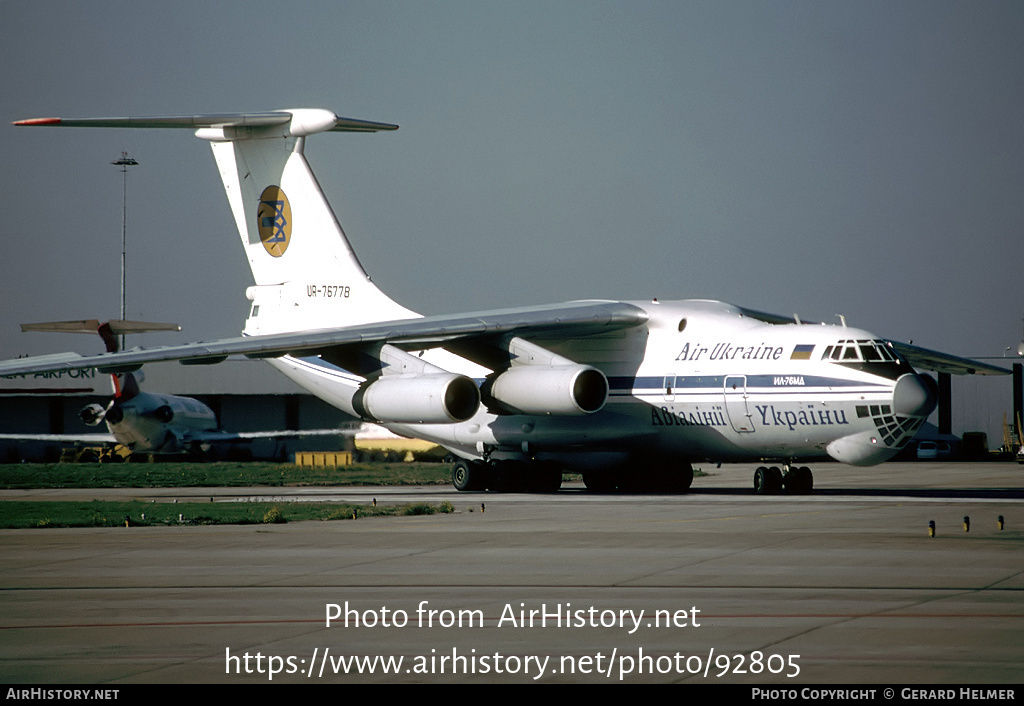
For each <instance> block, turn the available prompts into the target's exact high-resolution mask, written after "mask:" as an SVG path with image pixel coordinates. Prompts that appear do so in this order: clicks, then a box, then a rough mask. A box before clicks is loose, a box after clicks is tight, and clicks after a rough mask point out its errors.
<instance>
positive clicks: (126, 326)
mask: <svg viewBox="0 0 1024 706" xmlns="http://www.w3.org/2000/svg"><path fill="white" fill-rule="evenodd" d="M100 325H101V324H100V322H99V319H82V320H80V321H46V322H42V323H38V324H22V325H21V330H22V331H46V332H51V333H91V334H93V335H95V334H96V332H97V330H98V329H99V327H100ZM107 325H108V326H110V331H111V332H112V333H114V334H116V335H119V336H120V335H121V334H129V333H147V332H150V331H180V330H181V326H179V325H178V324H162V323H157V322H153V321H125V320H120V321H108V322H107Z"/></svg>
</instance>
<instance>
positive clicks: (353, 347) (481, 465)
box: [0, 109, 1006, 493]
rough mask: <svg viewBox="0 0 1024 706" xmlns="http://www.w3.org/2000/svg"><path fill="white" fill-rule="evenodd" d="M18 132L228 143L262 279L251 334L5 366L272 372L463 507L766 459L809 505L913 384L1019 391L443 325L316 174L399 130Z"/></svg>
mask: <svg viewBox="0 0 1024 706" xmlns="http://www.w3.org/2000/svg"><path fill="white" fill-rule="evenodd" d="M16 124H17V125H37V126H66V127H119V128H125V127H135V128H189V129H193V130H195V134H196V136H197V137H199V138H201V139H204V140H208V141H209V142H210V145H211V147H212V148H213V153H214V157H215V159H216V161H217V165H218V168H219V171H220V175H221V178H222V180H223V182H224V188H225V190H226V192H227V197H228V202H229V203H230V205H231V210H232V212H233V214H234V217H235V222H236V224H237V226H238V230H239V233H240V234H241V239H242V246H243V248H244V249H245V254H246V257H247V259H248V261H249V265H250V267H251V269H252V273H253V276H254V278H255V282H256V284H255V286H253V287H249V288H248V290H247V291H246V296H247V297H248V299H249V300H250V302H251V305H250V310H249V316H248V319H247V320H246V325H245V329H244V331H243V336H242V337H239V338H228V339H223V340H217V341H212V342H202V343H196V344H189V345H180V346H167V347H161V348H154V349H148V350H147V349H133V350H130V351H125V352H122V353H111V354H104V355H96V356H79V355H77V354H73V353H71V354H61V355H57V356H43V357H40V358H36V359H32V358H29V359H22V360H17V361H10V362H6V363H3V364H0V374H9V373H12V372H26V371H29V372H31V371H42V370H69V369H80V368H93V367H95V368H97V369H98V370H101V371H127V370H131V369H135V368H137V367H138V366H140V365H142V364H144V363H149V362H154V361H165V360H179V361H181V362H182V363H184V364H197V363H216V362H219V361H221V360H224V359H225V358H226V357H227V356H230V355H238V354H240V355H245V356H249V357H251V358H266V359H268V360H269V361H270V363H271V364H272V365H273V366H274V367H276V368H277V369H278V370H280V371H281V372H282V373H284V374H285V375H286V376H288V377H289V378H291V379H292V380H294V381H295V382H297V383H298V384H299V385H301V386H303V387H304V388H306V389H308V390H309V391H310V392H312V393H313V394H315V395H317V396H318V397H321V398H322V399H324V400H326V401H327V402H329V403H331V404H333V405H335V406H337V407H338V408H340V409H342V410H344V411H345V412H347V413H349V414H352V415H354V416H356V417H358V418H360V419H362V420H367V421H373V422H377V423H379V424H382V425H384V426H385V427H387V428H388V429H390V430H392V431H394V432H396V433H399V434H402V435H405V436H410V437H419V438H423V439H427V440H430V441H434V442H436V443H438V444H441V445H442V446H444V447H446V448H448V449H449V450H450V451H451V452H452V453H453V454H454V455H455V456H457V457H458V459H459V460H457V461H456V463H455V465H454V467H453V471H452V480H453V483H454V485H455V487H456V488H458V489H459V490H471V489H484V488H487V489H499V490H506V489H512V488H524V489H530V490H543V491H551V490H554V489H557V488H558V487H559V485H560V483H561V479H562V472H563V471H580V472H582V473H583V474H584V479H585V481H586V484H587V487H588V488H590V489H592V490H613V489H615V488H619V489H659V490H684V489H687V488H689V486H690V483H691V481H692V478H693V471H692V465H691V464H692V463H693V462H695V461H711V462H721V461H731V462H735V461H751V462H761V463H763V464H764V465H762V466H760V467H759V468H758V469H757V470H756V472H755V474H754V486H755V488H756V489H757V490H758V491H759V492H763V493H775V492H779V491H781V490H782V489H785V490H787V491H789V492H808V491H810V489H811V486H812V477H811V472H810V471H809V470H808V469H807V468H806V467H805V466H799V465H797V464H798V463H800V462H806V461H807V460H810V459H828V458H831V459H835V460H837V461H841V462H843V463H848V464H855V465H872V464H877V463H881V462H883V461H885V460H886V459H889V458H891V457H892V456H893V455H894V454H896V453H897V452H898V451H899V450H900V449H901V448H903V446H904V445H905V444H906V443H907V442H908V441H909V440H910V439H911V438H912V437H913V436H914V434H915V432H916V431H917V430H918V428H919V427H920V426H921V424H922V423H923V422H924V420H925V419H926V418H927V417H928V415H929V414H931V412H932V410H933V409H934V407H935V400H936V394H935V389H934V382H933V381H932V379H931V378H929V377H927V376H922V375H919V374H918V373H916V372H915V371H914V369H913V368H912V367H911V366H912V365H915V364H919V365H922V367H925V368H926V369H933V370H940V371H943V372H953V373H964V374H966V373H990V374H991V373H1003V372H1006V371H1003V370H1002V369H1000V368H995V367H993V366H989V365H986V364H983V363H979V362H976V361H972V360H968V359H964V358H959V357H956V356H949V355H945V354H942V353H937V352H934V351H927V350H924V349H921V348H917V347H913V346H909V345H903V344H897V343H893V342H891V341H886V340H882V339H880V338H879V337H878V336H875V335H874V334H871V333H868V332H867V331H863V330H859V329H854V328H847V327H845V326H834V325H829V326H826V325H818V324H806V323H801V322H800V321H799V320H796V319H790V318H785V317H779V316H773V315H768V314H763V313H759V312H757V311H752V310H749V309H745V308H741V307H737V306H733V305H731V304H725V303H723V302H718V301H705V300H684V301H661V302H659V301H657V300H655V301H574V302H567V303H563V304H555V305H549V306H533V307H523V308H516V309H504V310H497V311H483V312H473V313H467V314H457V315H452V316H427V317H422V316H420V315H418V314H416V313H414V312H412V311H410V310H409V309H406V308H405V307H403V306H401V305H399V304H397V303H396V302H394V301H393V300H392V299H390V298H389V297H388V296H387V295H386V294H384V293H383V292H382V291H381V290H380V289H378V288H377V287H376V286H375V285H374V284H373V283H372V282H371V281H370V278H369V276H368V275H367V273H366V272H365V271H364V270H363V267H362V265H361V264H360V263H359V260H358V258H357V257H356V255H355V253H354V251H353V250H352V247H351V245H350V244H349V241H348V239H347V237H346V236H345V233H344V232H343V231H342V228H341V225H340V224H339V222H338V220H337V219H336V217H335V215H334V213H333V212H332V211H331V208H330V206H329V205H328V203H327V200H326V198H325V197H324V194H323V193H322V191H321V189H320V187H319V185H318V183H317V181H316V178H315V177H314V175H313V173H312V171H311V170H310V167H309V164H308V163H307V162H306V159H305V157H304V155H303V152H304V149H305V146H306V139H307V138H308V137H309V136H311V135H314V134H317V133H321V132H331V131H333V132H346V131H350V132H374V131H381V130H395V129H397V126H396V125H389V124H385V123H376V122H368V121H362V120H350V119H347V118H339V117H337V116H336V115H335V114H334V113H331V112H328V111H324V110H309V109H301V110H281V111H273V112H266V113H245V114H226V115H197V116H178V117H147V118H89V119H75V120H67V119H60V118H43V119H36V120H25V121H21V122H18V123H16Z"/></svg>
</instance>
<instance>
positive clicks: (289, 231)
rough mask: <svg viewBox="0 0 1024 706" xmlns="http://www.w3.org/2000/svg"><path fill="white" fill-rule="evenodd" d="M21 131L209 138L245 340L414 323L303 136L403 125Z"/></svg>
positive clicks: (332, 120)
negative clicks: (369, 262)
mask: <svg viewBox="0 0 1024 706" xmlns="http://www.w3.org/2000/svg"><path fill="white" fill-rule="evenodd" d="M15 124H16V125H47V126H48V125H53V126H65V127H120V128H125V127H136V128H186V129H193V130H195V134H196V136H197V137H199V138H201V139H204V140H208V141H209V142H210V144H211V147H212V148H213V154H214V157H215V158H216V160H217V167H218V170H219V171H220V176H221V179H222V181H223V182H224V190H225V192H226V193H227V197H228V202H229V204H230V206H231V211H232V214H233V215H234V218H235V224H236V225H237V227H238V232H239V234H240V236H241V239H242V247H243V248H244V249H245V254H246V259H247V260H248V262H249V267H250V269H251V270H252V274H253V278H254V280H255V286H253V287H250V288H249V289H248V290H247V291H246V295H247V297H248V298H249V299H250V301H251V306H250V309H249V317H248V319H247V320H246V326H245V333H246V334H250V335H255V334H270V333H284V332H289V331H302V330H311V329H320V328H335V327H339V326H350V325H356V324H363V323H370V322H374V321H390V320H396V319H408V318H415V317H417V316H418V314H416V313H415V312H413V311H410V310H408V309H406V308H405V307H402V306H400V305H399V304H397V303H396V302H395V301H393V300H392V299H390V298H389V297H388V296H387V295H385V294H384V293H383V292H382V291H381V290H380V289H378V288H377V286H376V285H375V284H373V282H371V281H370V278H369V276H368V275H367V273H366V271H365V270H364V269H363V266H362V264H361V263H360V262H359V259H358V258H357V257H356V254H355V252H354V251H353V250H352V247H351V245H350V244H349V241H348V238H347V237H346V236H345V232H344V230H342V227H341V224H340V223H339V221H338V219H337V217H336V216H335V215H334V212H333V211H332V210H331V207H330V204H329V203H328V202H327V199H326V197H325V196H324V194H323V191H322V190H321V189H320V185H319V183H317V180H316V177H315V176H314V174H313V172H312V170H311V169H310V167H309V163H308V162H307V161H306V158H305V155H304V154H303V151H304V148H305V142H306V138H307V137H308V136H310V135H314V134H316V133H320V132H377V131H381V130H397V129H398V126H397V125H390V124H387V123H377V122H369V121H365V120H351V119H348V118H339V117H338V116H336V115H335V114H334V113H331V112H330V111H326V110H317V109H301V110H281V111H272V112H264V113H231V114H218V115H194V116H170V117H167V116H164V117H143V118H85V119H62V118H42V119H36V120H24V121H20V122H18V123H15Z"/></svg>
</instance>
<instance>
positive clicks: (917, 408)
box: [892, 373, 937, 417]
mask: <svg viewBox="0 0 1024 706" xmlns="http://www.w3.org/2000/svg"><path fill="white" fill-rule="evenodd" d="M936 387H937V386H936V384H935V381H934V380H933V379H932V378H930V377H928V376H927V375H918V374H917V373H907V374H906V375H902V376H900V379H899V380H897V381H896V387H895V388H894V389H893V391H892V408H893V411H894V412H896V414H899V415H902V416H907V417H927V416H928V415H929V414H931V413H932V411H933V410H934V409H935V403H936Z"/></svg>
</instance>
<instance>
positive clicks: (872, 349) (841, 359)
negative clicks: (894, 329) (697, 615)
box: [821, 339, 909, 379]
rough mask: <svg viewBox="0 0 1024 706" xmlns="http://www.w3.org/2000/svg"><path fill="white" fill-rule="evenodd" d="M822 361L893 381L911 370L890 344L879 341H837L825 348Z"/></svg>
mask: <svg viewBox="0 0 1024 706" xmlns="http://www.w3.org/2000/svg"><path fill="white" fill-rule="evenodd" d="M821 359H822V360H828V361H831V362H834V363H839V364H840V365H845V366H848V367H855V368H858V369H860V370H864V371H865V372H870V373H874V374H877V375H882V376H885V377H892V378H893V379H896V378H897V377H898V376H899V375H901V374H903V373H905V372H907V371H908V368H909V366H907V365H906V363H904V362H903V361H902V360H901V359H900V357H899V356H898V355H896V352H895V351H893V350H892V348H890V347H889V344H887V343H886V342H885V341H879V340H853V339H849V340H844V341H837V342H836V343H835V345H832V346H828V347H826V348H825V350H824V352H823V353H822V354H821Z"/></svg>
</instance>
